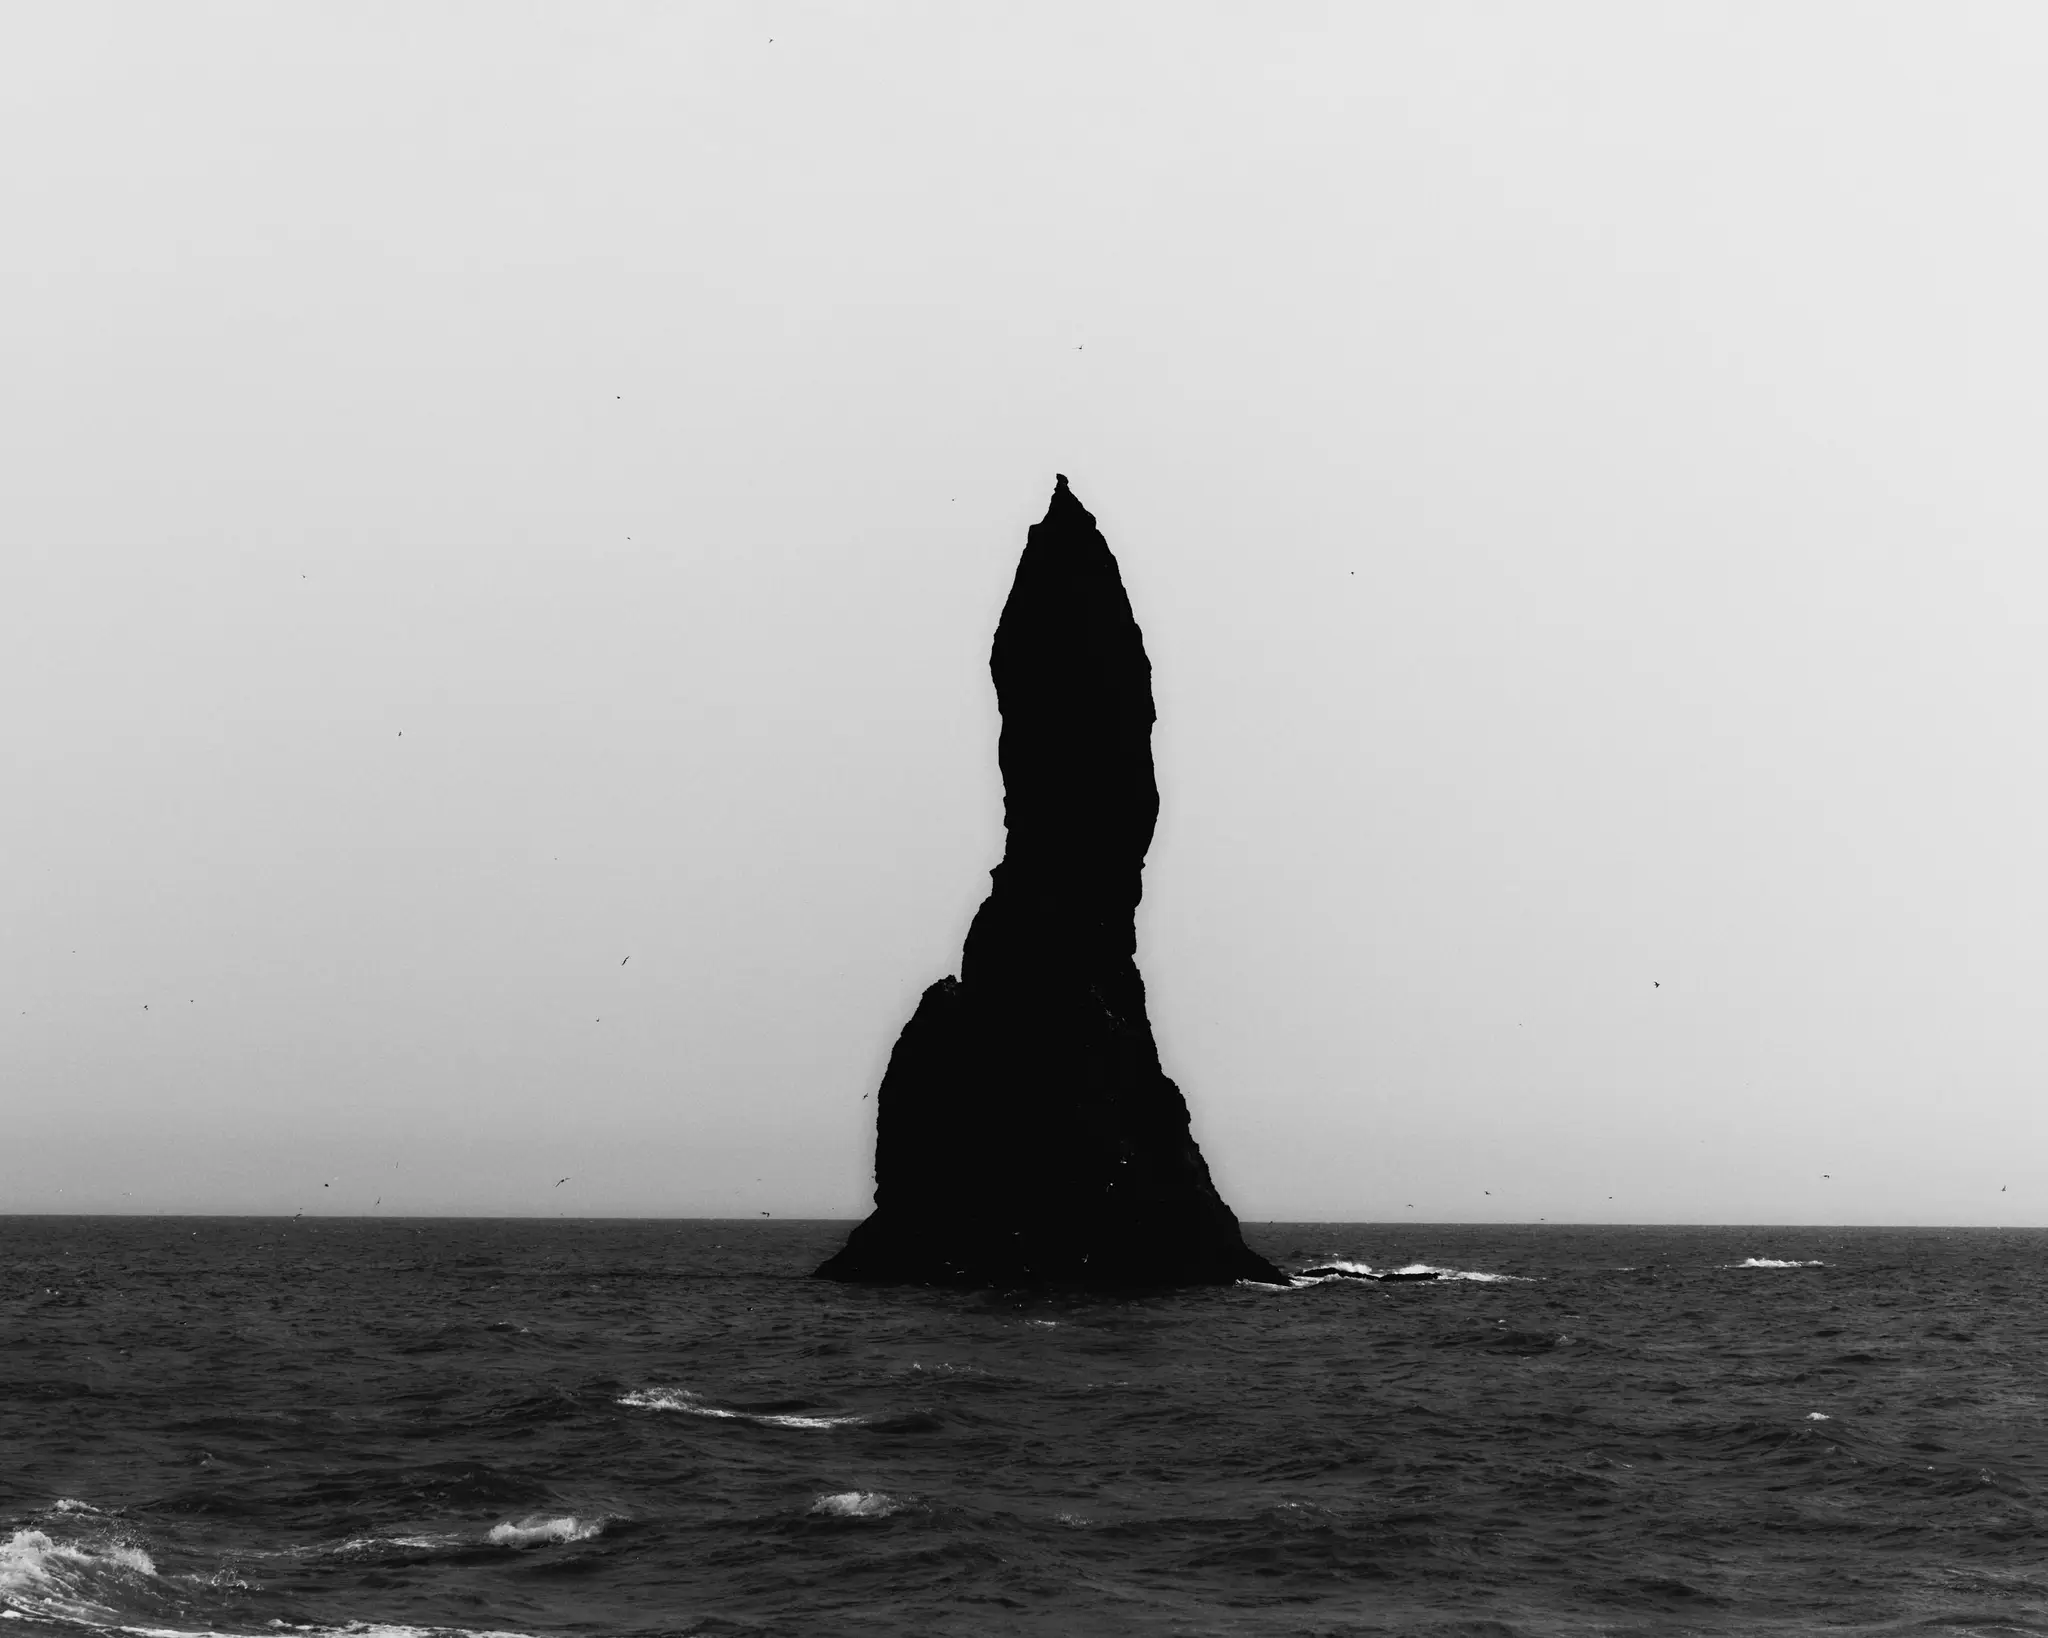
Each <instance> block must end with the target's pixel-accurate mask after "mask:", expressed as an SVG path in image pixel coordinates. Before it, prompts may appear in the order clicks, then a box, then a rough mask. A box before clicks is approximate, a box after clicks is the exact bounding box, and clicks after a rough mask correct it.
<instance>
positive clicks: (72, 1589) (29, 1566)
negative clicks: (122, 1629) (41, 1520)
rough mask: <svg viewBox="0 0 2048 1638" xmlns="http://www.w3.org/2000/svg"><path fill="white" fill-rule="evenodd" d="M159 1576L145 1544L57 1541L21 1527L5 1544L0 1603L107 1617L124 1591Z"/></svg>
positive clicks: (21, 1609) (24, 1610)
mask: <svg viewBox="0 0 2048 1638" xmlns="http://www.w3.org/2000/svg"><path fill="white" fill-rule="evenodd" d="M155 1579H156V1564H155V1562H154V1561H153V1560H152V1559H151V1558H150V1556H149V1554H147V1553H146V1552H144V1551H143V1550H142V1549H141V1548H140V1547H134V1546H129V1545H127V1544H125V1543H122V1542H118V1541H105V1542H95V1543H86V1542H72V1541H57V1540H55V1539H53V1538H52V1537H50V1536H49V1535H47V1534H45V1533H44V1532H43V1531H41V1530H17V1531H15V1532H14V1534H13V1535H12V1536H11V1537H9V1538H8V1540H7V1541H5V1542H4V1543H0V1608H4V1609H5V1610H6V1612H7V1613H8V1614H9V1615H13V1616H17V1617H26V1616H45V1617H49V1616H56V1617H60V1618H68V1619H71V1620H74V1621H104V1620H106V1619H108V1618H109V1617H111V1616H113V1615H114V1614H115V1611H116V1608H117V1606H118V1602H119V1601H120V1600H121V1598H122V1595H123V1594H124V1593H126V1594H128V1595H129V1596H130V1598H131V1599H132V1595H133V1594H134V1593H135V1592H137V1591H139V1590H141V1586H143V1585H146V1584H147V1583H149V1582H153V1581H154V1580H155Z"/></svg>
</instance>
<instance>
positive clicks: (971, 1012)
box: [818, 477, 1281, 1286]
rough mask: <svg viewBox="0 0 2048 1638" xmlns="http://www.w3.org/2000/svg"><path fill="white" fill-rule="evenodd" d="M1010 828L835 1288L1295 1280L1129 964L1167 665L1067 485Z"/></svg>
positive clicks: (909, 1072)
mask: <svg viewBox="0 0 2048 1638" xmlns="http://www.w3.org/2000/svg"><path fill="white" fill-rule="evenodd" d="M989 669H990V670H991V671H992V672H993V673H994V674H995V684H996V700H997V703H998V705H999V706H1000V707H1001V709H1002V714H1003V731H1002V740H1001V744H1000V753H999V754H1000V760H1001V763H1002V770H1003V807H1004V823H1005V825H1006V827H1007V829H1008V832H1009V839H1008V844H1007V846H1006V848H1005V850H1004V853H1003V862H1002V863H1001V864H1000V865H998V866H997V867H996V868H995V870H994V872H993V873H992V874H993V877H994V886H993V888H992V889H991V891H990V893H989V896H988V898H987V899H986V900H985V901H984V902H983V904H982V906H981V909H980V911H979V912H978V913H977V914H976V915H975V918H974V924H973V926H972V927H971V928H970V929H969V930H968V934H967V947H966V950H965V951H964V952H963V954H962V956H961V962H960V976H959V977H958V978H957V979H954V978H943V979H941V980H939V982H938V983H936V984H934V985H932V987H931V988H930V989H928V990H926V991H925V992H924V996H923V999H922V1000H920V1001H919V1002H918V1005H917V1010H916V1012H915V1013H913V1014H912V1016H911V1019H910V1022H909V1023H908V1024H906V1025H904V1027H903V1033H902V1035H901V1036H899V1037H898V1038H897V1042H896V1050H895V1052H894V1053H893V1054H892V1055H891V1057H890V1059H889V1068H888V1071H887V1073H886V1074H885V1075H884V1076H883V1079H882V1089H881V1093H880V1095H879V1097H878V1099H877V1115H876V1123H877V1124H876V1142H875V1211H874V1215H873V1216H871V1217H869V1218H868V1220H867V1221H866V1222H864V1223H862V1224H861V1225H860V1227H858V1228H857V1229H855V1230H854V1231H853V1234H852V1236H851V1237H850V1238H849V1239H848V1240H847V1243H846V1246H845V1248H844V1249H843V1250H842V1251H841V1252H840V1253H839V1254H838V1255H837V1256H836V1257H834V1258H832V1259H831V1260H830V1261H829V1262H827V1263H826V1264H825V1266H824V1267H822V1268H821V1269H819V1270H818V1272H819V1273H820V1274H821V1275H824V1276H826V1277H827V1278H830V1279H838V1280H870V1281H879V1282H921V1283H926V1284H933V1285H970V1286H983V1285H1037V1284H1080V1285H1091V1286H1129V1285H1195V1284H1222V1283H1227V1282H1229V1281H1231V1280H1239V1279H1253V1280H1271V1281H1276V1282H1277V1281H1279V1280H1280V1279H1281V1276H1280V1274H1279V1273H1278V1271H1277V1270H1275V1269H1274V1268H1273V1266H1272V1265H1271V1264H1270V1263H1268V1262H1267V1261H1266V1260H1265V1259H1264V1258H1262V1257H1260V1256H1258V1255H1256V1254H1255V1253H1253V1252H1252V1251H1251V1250H1249V1249H1248V1248H1247V1247H1246V1246H1245V1243H1244V1240H1243V1237H1242V1236H1241V1235H1240V1233H1239V1231H1238V1226H1237V1219H1236V1218H1235V1217H1234V1216H1232V1215H1231V1211H1230V1208H1229V1207H1228V1206H1226V1205H1225V1204H1224V1203H1223V1200H1222V1198H1221V1196H1219V1195H1218V1194H1217V1192H1216V1186H1215V1184H1213V1183H1212V1182H1210V1180H1209V1168H1208V1166H1207V1165H1206V1164H1205V1163H1204V1162H1203V1160H1202V1152H1201V1150H1200V1149H1198V1148H1197V1147H1196V1146H1195V1140H1194V1137H1193V1136H1192V1135H1191V1134H1190V1132H1189V1130H1188V1109H1187V1104H1186V1102H1185V1101H1184V1100H1183V1099H1182V1097H1181V1095H1180V1089H1179V1088H1178V1087H1176V1086H1175V1085H1174V1084H1173V1082H1172V1081H1170V1080H1168V1079H1167V1078H1166V1076H1165V1074H1164V1073H1163V1072H1162V1071H1161V1069H1160V1067H1159V1051H1158V1048H1157V1047H1156V1046H1154V1044H1153V1041H1152V1026H1151V1024H1150V1023H1149V1022H1148V1021H1147V1020H1146V1017H1145V984H1144V980H1143V979H1141V978H1140V977H1139V976H1138V967H1137V962H1136V960H1135V959H1134V957H1135V952H1136V948H1137V935H1136V929H1135V919H1136V915H1137V909H1138V899H1139V895H1140V894H1141V893H1142V891H1143V888H1144V868H1145V850H1146V848H1147V847H1149V846H1150V845H1151V841H1152V827H1153V824H1154V822H1155V821H1156V820H1157V819H1158V817H1159V789H1158V786H1157V785H1156V784H1154V782H1153V778H1152V718H1153V712H1152V666H1151V662H1150V661H1149V660H1147V659H1146V657H1145V643H1144V638H1143V637H1142V635H1141V634H1140V633H1139V631H1138V626H1137V622H1136V621H1135V620H1133V619H1132V617H1131V604H1130V599H1129V598H1128V597H1127V596H1126V595H1125V594H1124V586H1123V579H1122V577H1121V576H1120V575H1119V574H1118V573H1117V567H1116V559H1115V558H1114V557H1112V556H1110V552H1109V546H1108V543H1107V542H1105V541H1104V540H1103V538H1102V535H1101V533H1100V532H1099V531H1098V530H1097V529H1096V527H1095V519H1094V518H1093V517H1091V516H1090V515H1089V513H1088V511H1087V509H1086V508H1084V507H1083V506H1082V505H1081V503H1080V501H1079V500H1077V499H1076V498H1075V496H1074V492H1073V491H1072V490H1071V489H1069V488H1068V487H1067V480H1066V479H1065V477H1061V478H1060V479H1059V482H1058V484H1057V486H1056V487H1055V488H1054V490H1053V496H1052V505H1051V507H1050V509H1049V510H1048V511H1047V512H1046V514H1045V520H1044V522H1042V523H1039V524H1037V525H1035V526H1034V527H1033V528H1032V530H1031V534H1030V538H1029V540H1028V541H1027V543H1026V545H1025V547H1024V556H1023V558H1022V559H1021V560H1020V561H1019V563H1018V565H1017V578H1016V581H1015V582H1014V584H1012V586H1011V588H1010V599H1009V602H1008V603H1006V604H1005V605H1004V607H1003V617H1002V620H1001V622H1000V623H999V624H998V625H997V627H996V637H995V647H994V651H993V652H992V654H991V655H990V659H989Z"/></svg>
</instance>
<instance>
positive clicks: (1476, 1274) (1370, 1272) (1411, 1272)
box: [1293, 1259, 1528, 1287]
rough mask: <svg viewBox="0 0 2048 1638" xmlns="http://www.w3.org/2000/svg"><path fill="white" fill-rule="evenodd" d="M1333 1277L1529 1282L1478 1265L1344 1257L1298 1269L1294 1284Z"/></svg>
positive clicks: (1381, 1279) (1389, 1280) (1318, 1282)
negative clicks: (1382, 1262)
mask: <svg viewBox="0 0 2048 1638" xmlns="http://www.w3.org/2000/svg"><path fill="white" fill-rule="evenodd" d="M1330 1280H1379V1281H1382V1282H1394V1283H1404V1282H1408V1281H1414V1282H1417V1283H1421V1282H1425V1281H1430V1280H1471V1281H1474V1282H1477V1283H1479V1284H1484V1285H1495V1284H1501V1283H1504V1282H1509V1281H1512V1282H1515V1283H1518V1284H1527V1283H1528V1279H1527V1276H1525V1275H1521V1274H1488V1273H1484V1272H1482V1271H1481V1270H1479V1269H1475V1268H1439V1267H1438V1266H1437V1265H1436V1264H1435V1263H1408V1264H1406V1265H1405V1266H1403V1267H1401V1268H1374V1267H1373V1266H1372V1264H1370V1263H1349V1262H1344V1261H1342V1260H1341V1259H1340V1260H1335V1261H1332V1262H1327V1263H1317V1264H1316V1265H1315V1266H1314V1267H1312V1268H1304V1269H1300V1270H1297V1271H1296V1273H1295V1274H1294V1276H1293V1285H1294V1286H1296V1287H1298V1286H1304V1285H1322V1284H1324V1283H1325V1282H1327V1281H1330Z"/></svg>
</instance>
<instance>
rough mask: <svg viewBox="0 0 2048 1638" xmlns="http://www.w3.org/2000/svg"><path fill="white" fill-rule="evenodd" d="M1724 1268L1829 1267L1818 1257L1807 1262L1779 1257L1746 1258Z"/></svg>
mask: <svg viewBox="0 0 2048 1638" xmlns="http://www.w3.org/2000/svg"><path fill="white" fill-rule="evenodd" d="M1721 1266H1722V1267H1723V1268H1826V1267H1827V1266H1828V1265H1827V1264H1826V1263H1824V1262H1822V1261H1821V1260H1820V1259H1819V1258H1818V1257H1814V1258H1811V1259H1810V1260H1808V1261H1806V1262H1803V1263H1802V1262H1797V1261H1793V1262H1786V1261H1784V1260H1782V1259H1780V1258H1777V1257H1745V1258H1743V1259H1742V1261H1741V1262H1739V1263H1723V1264H1722V1265H1721Z"/></svg>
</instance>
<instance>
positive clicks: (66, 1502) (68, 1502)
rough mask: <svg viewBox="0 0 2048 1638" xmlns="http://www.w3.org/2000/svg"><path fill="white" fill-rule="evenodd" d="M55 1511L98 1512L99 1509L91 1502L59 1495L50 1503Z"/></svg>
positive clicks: (51, 1509)
mask: <svg viewBox="0 0 2048 1638" xmlns="http://www.w3.org/2000/svg"><path fill="white" fill-rule="evenodd" d="M50 1511H51V1512H53V1513H97V1512H98V1511H99V1509H98V1508H97V1507H95V1506H93V1504H92V1503H91V1502H82V1501H74V1500H73V1499H72V1498H71V1497H69V1496H59V1497H58V1498H57V1499H56V1500H55V1501H53V1502H51V1503H50Z"/></svg>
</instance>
